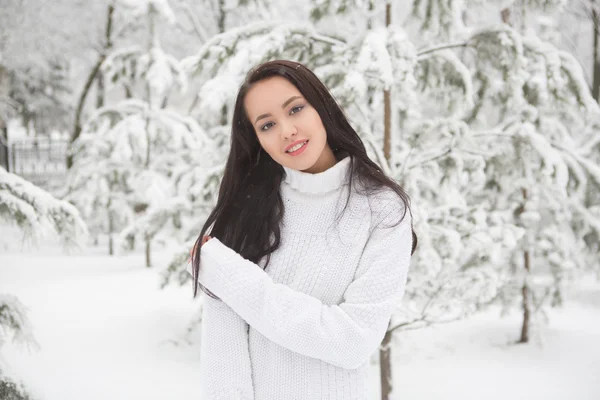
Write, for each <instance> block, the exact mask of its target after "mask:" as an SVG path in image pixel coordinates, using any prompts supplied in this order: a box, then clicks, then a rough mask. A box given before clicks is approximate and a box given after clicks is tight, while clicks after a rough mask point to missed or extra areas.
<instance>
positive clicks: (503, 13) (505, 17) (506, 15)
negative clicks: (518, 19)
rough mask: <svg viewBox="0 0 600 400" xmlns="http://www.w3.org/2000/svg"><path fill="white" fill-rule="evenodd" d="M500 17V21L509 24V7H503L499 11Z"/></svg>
mask: <svg viewBox="0 0 600 400" xmlns="http://www.w3.org/2000/svg"><path fill="white" fill-rule="evenodd" d="M500 17H501V18H502V22H504V23H505V24H507V25H510V24H511V23H510V8H505V9H504V10H502V11H500Z"/></svg>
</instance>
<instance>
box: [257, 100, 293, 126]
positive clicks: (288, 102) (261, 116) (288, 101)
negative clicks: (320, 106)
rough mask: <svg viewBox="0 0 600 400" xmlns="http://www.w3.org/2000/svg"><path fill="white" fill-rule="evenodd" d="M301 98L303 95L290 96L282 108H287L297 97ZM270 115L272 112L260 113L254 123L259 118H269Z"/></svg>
mask: <svg viewBox="0 0 600 400" xmlns="http://www.w3.org/2000/svg"><path fill="white" fill-rule="evenodd" d="M301 98H302V96H292V97H290V98H289V99H287V100H286V101H285V103H283V104H282V105H281V108H285V107H286V106H287V105H288V104H290V103H291V102H292V101H294V100H296V99H301ZM270 116H271V114H269V113H267V114H261V115H259V116H258V117H256V121H254V123H257V122H258V120H260V119H263V118H267V117H270Z"/></svg>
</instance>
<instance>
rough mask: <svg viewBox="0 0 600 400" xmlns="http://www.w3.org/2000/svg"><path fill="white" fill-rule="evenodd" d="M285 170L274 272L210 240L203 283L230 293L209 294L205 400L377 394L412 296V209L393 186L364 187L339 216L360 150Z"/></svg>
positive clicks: (317, 399)
mask: <svg viewBox="0 0 600 400" xmlns="http://www.w3.org/2000/svg"><path fill="white" fill-rule="evenodd" d="M284 169H285V172H286V175H285V179H284V182H282V186H281V192H282V196H283V200H284V204H285V210H284V217H283V225H282V233H281V246H280V247H279V249H277V251H275V252H274V253H273V254H272V255H271V261H270V263H269V266H268V267H267V269H266V270H263V268H262V267H263V266H264V264H265V261H266V258H263V259H262V260H261V261H260V263H259V265H257V264H254V263H252V262H250V261H248V260H246V259H244V258H242V257H241V256H240V255H239V254H238V253H237V252H235V251H233V250H231V249H230V248H229V247H227V246H225V245H224V244H222V243H221V242H220V241H219V240H218V239H217V238H213V239H211V240H209V241H208V242H206V243H205V244H204V245H203V246H202V251H201V267H200V273H199V276H198V279H199V281H200V283H202V284H203V285H204V286H205V287H206V288H208V289H209V290H210V291H211V292H213V293H214V294H215V295H216V296H218V297H219V298H220V299H221V300H215V299H213V298H211V297H209V296H207V295H206V294H204V295H203V298H204V303H203V304H204V306H203V307H204V309H203V318H202V328H201V335H202V339H201V340H202V343H201V349H202V350H201V374H202V376H201V381H202V389H203V393H204V397H202V399H203V400H242V399H243V400H250V399H253V400H325V399H327V400H342V399H343V400H350V399H352V400H371V399H373V396H372V394H371V389H370V387H369V368H370V362H369V361H370V357H371V356H372V354H373V353H374V352H375V351H376V350H377V349H378V347H379V345H380V344H381V341H382V339H383V337H384V334H385V332H386V330H387V328H388V324H389V321H390V318H391V315H392V312H393V311H394V308H395V307H396V306H397V305H398V303H399V302H400V299H401V298H402V295H403V294H404V287H405V283H406V279H407V273H408V269H409V263H410V258H411V256H410V251H411V247H412V233H411V215H410V213H409V212H408V210H407V212H406V214H405V215H404V205H403V203H402V201H401V199H400V198H399V197H398V196H397V195H396V194H395V193H393V192H392V191H391V190H387V191H384V192H382V193H380V194H377V195H372V196H369V197H367V196H365V195H361V194H358V193H355V190H353V193H352V195H351V197H350V201H349V204H348V207H347V209H346V210H345V212H344V214H343V216H342V217H341V219H339V220H337V221H336V219H335V217H336V215H337V214H336V213H338V212H339V211H340V210H341V209H342V208H343V206H344V204H345V201H346V198H347V194H348V189H349V185H348V183H349V170H350V157H346V158H344V159H343V160H341V161H338V162H337V164H335V165H334V166H333V167H331V168H329V169H328V170H326V171H324V172H322V173H318V174H310V173H305V172H301V171H298V170H293V169H290V168H287V167H284ZM355 184H357V183H354V182H353V185H352V186H353V189H354V186H355ZM403 215H404V220H403V221H402V222H401V223H400V224H398V225H397V226H396V227H393V226H392V225H394V224H396V223H397V222H398V221H399V220H400V219H401V217H402V216H403ZM190 271H191V269H190Z"/></svg>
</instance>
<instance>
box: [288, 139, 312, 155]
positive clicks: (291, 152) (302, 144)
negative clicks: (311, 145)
mask: <svg viewBox="0 0 600 400" xmlns="http://www.w3.org/2000/svg"><path fill="white" fill-rule="evenodd" d="M307 144H308V140H306V141H304V143H300V144H297V145H296V146H294V147H292V149H295V150H292V149H290V150H287V151H286V153H288V154H294V153H295V152H297V151H298V150H301V149H302V148H304V147H305V146H306V145H307ZM298 146H300V147H298Z"/></svg>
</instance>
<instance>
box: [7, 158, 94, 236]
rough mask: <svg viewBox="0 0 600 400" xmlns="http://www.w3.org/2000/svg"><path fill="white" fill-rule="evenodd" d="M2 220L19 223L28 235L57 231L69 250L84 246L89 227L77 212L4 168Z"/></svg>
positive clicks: (67, 204) (68, 204)
mask: <svg viewBox="0 0 600 400" xmlns="http://www.w3.org/2000/svg"><path fill="white" fill-rule="evenodd" d="M0 218H2V219H4V220H5V221H8V222H9V223H15V224H16V225H17V227H18V228H20V229H21V230H22V231H23V232H25V233H26V234H27V235H29V236H32V237H34V238H35V237H36V236H37V235H38V234H39V233H43V232H45V231H47V230H53V231H55V232H56V233H58V235H59V237H60V238H61V240H62V241H63V243H64V244H65V246H67V247H69V246H72V245H78V244H80V242H81V240H82V239H83V238H84V237H85V236H86V235H87V227H86V225H85V223H84V222H83V220H82V219H81V218H80V216H79V212H78V211H77V209H76V208H75V207H74V206H73V205H71V204H70V203H68V202H66V201H62V200H58V199H55V198H54V197H53V196H52V195H51V194H50V193H48V192H46V191H44V190H42V189H40V188H38V187H37V186H35V185H33V184H32V183H30V182H28V181H26V180H25V179H22V178H21V177H19V176H17V175H14V174H11V173H9V172H7V171H6V170H5V169H4V168H2V167H0Z"/></svg>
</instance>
